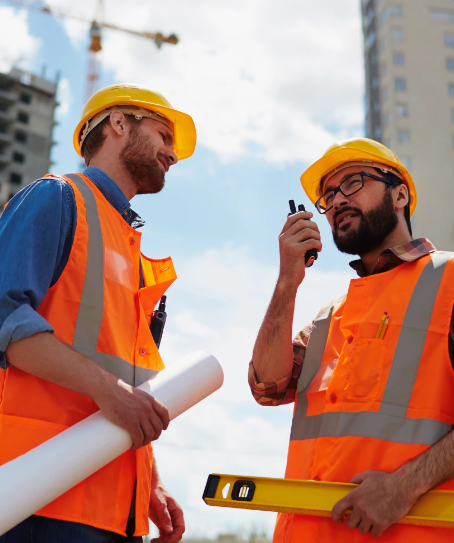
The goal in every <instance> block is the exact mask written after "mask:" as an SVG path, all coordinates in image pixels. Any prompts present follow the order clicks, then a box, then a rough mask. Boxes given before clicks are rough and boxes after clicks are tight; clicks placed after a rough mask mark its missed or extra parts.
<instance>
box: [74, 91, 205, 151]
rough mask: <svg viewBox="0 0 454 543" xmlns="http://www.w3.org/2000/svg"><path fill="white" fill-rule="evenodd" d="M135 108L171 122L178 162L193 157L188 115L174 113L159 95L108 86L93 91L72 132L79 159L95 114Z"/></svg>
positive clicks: (193, 134)
mask: <svg viewBox="0 0 454 543" xmlns="http://www.w3.org/2000/svg"><path fill="white" fill-rule="evenodd" d="M119 105H122V106H136V107H138V108H141V109H146V110H151V111H154V112H156V113H158V114H160V115H162V116H164V117H165V118H166V119H168V120H169V121H170V122H171V123H172V125H173V126H172V128H173V133H174V138H175V143H174V146H173V150H174V152H175V154H176V155H177V157H178V160H183V159H184V158H188V157H190V156H191V155H192V153H193V152H194V149H195V144H196V140H197V132H196V129H195V125H194V121H193V120H192V117H191V116H190V115H187V114H186V113H182V112H181V111H177V110H176V109H174V108H173V107H172V105H171V104H170V102H169V101H168V100H166V99H165V98H164V96H162V94H159V93H158V92H154V91H150V90H147V89H141V88H139V87H136V86H134V85H124V84H121V85H109V86H108V87H104V88H103V89H100V90H99V91H97V92H95V94H93V96H92V97H91V98H90V99H89V100H88V102H87V103H86V104H85V107H84V110H83V112H82V118H81V120H80V122H79V124H78V125H77V128H76V130H75V132H74V137H73V143H74V148H75V150H76V152H77V154H79V155H80V156H82V153H81V144H80V138H81V132H82V131H83V129H84V128H85V126H86V123H87V121H89V120H90V119H92V118H93V117H94V116H95V115H96V114H97V113H99V112H101V111H103V110H105V109H107V108H110V107H112V106H119Z"/></svg>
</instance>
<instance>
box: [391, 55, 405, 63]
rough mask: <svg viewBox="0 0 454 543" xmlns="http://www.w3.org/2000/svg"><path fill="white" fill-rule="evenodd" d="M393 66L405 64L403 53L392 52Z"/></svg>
mask: <svg viewBox="0 0 454 543" xmlns="http://www.w3.org/2000/svg"><path fill="white" fill-rule="evenodd" d="M393 62H394V66H405V55H404V54H403V53H394V55H393Z"/></svg>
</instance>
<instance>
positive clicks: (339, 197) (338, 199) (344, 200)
mask: <svg viewBox="0 0 454 543" xmlns="http://www.w3.org/2000/svg"><path fill="white" fill-rule="evenodd" d="M349 203H350V200H349V199H348V196H345V195H344V194H342V192H341V191H340V190H339V191H337V194H336V195H335V196H334V201H333V207H334V209H339V208H340V207H342V206H346V205H348V204H349Z"/></svg>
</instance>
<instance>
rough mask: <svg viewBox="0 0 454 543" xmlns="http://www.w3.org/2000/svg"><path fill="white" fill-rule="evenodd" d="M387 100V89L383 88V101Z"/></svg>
mask: <svg viewBox="0 0 454 543" xmlns="http://www.w3.org/2000/svg"><path fill="white" fill-rule="evenodd" d="M388 98H389V89H388V87H385V88H384V89H383V100H384V101H385V100H387V99H388Z"/></svg>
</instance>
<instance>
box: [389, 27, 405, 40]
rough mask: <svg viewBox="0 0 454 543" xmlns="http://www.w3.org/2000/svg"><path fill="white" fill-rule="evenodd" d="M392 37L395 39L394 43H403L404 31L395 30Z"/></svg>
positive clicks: (400, 29)
mask: <svg viewBox="0 0 454 543" xmlns="http://www.w3.org/2000/svg"><path fill="white" fill-rule="evenodd" d="M391 35H392V37H393V42H394V43H403V41H404V31H403V30H402V28H393V29H392V30H391Z"/></svg>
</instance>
